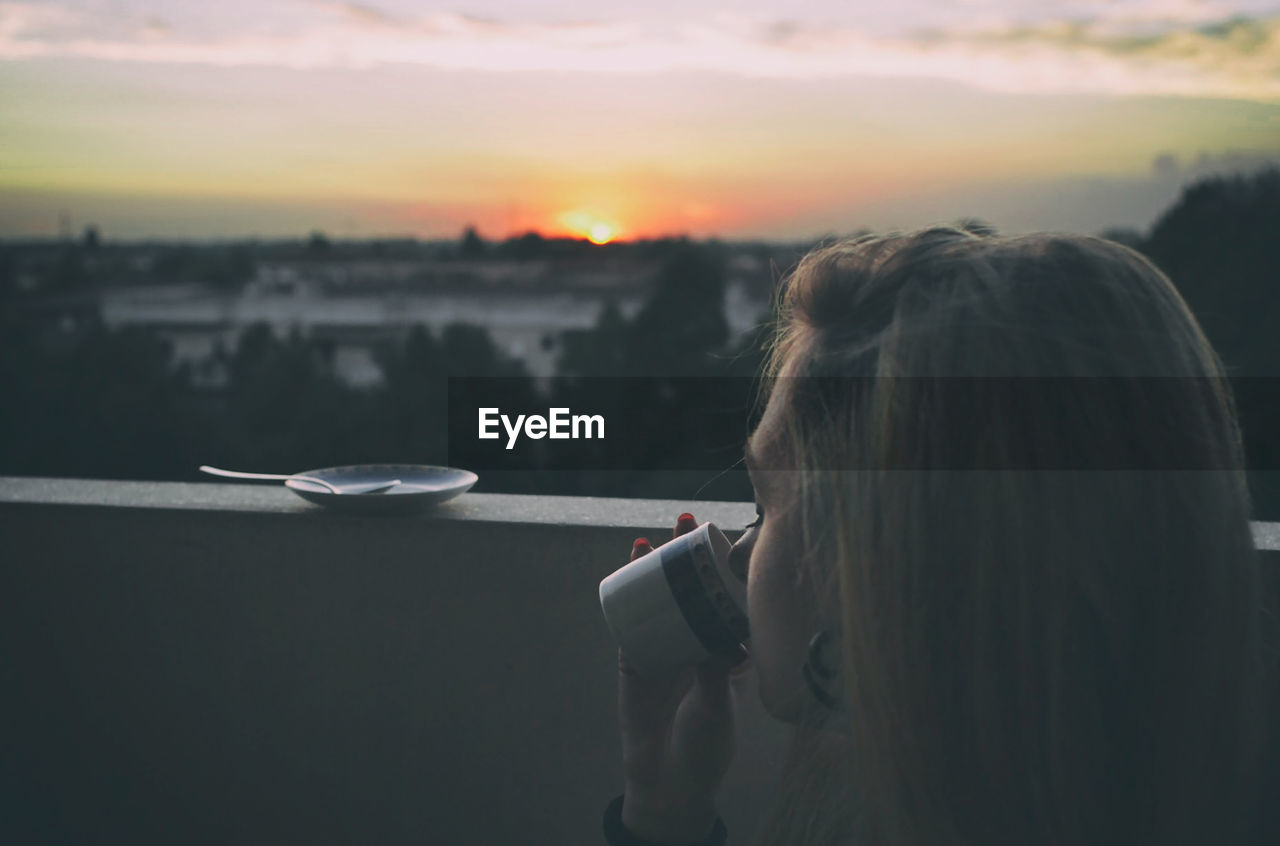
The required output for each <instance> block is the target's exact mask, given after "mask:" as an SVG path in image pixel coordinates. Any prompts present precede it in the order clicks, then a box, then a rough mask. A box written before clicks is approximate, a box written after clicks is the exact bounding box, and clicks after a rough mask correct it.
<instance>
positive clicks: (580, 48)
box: [0, 0, 1280, 102]
mask: <svg viewBox="0 0 1280 846" xmlns="http://www.w3.org/2000/svg"><path fill="white" fill-rule="evenodd" d="M1085 5H1086V6H1088V5H1089V4H1085ZM1097 5H1098V7H1099V11H1098V13H1097V14H1096V15H1095V16H1094V17H1084V18H1077V19H1072V20H1050V21H1040V22H1034V23H1010V22H1000V21H998V20H996V19H994V18H971V19H970V21H969V22H968V23H966V24H956V25H952V26H949V27H947V28H942V29H934V30H929V31H916V32H899V33H897V34H893V35H885V34H879V35H876V34H872V33H870V32H868V31H865V30H862V29H859V28H857V27H852V26H840V25H818V24H815V23H813V22H800V21H796V20H789V19H784V20H762V19H760V18H758V17H755V18H753V17H749V16H741V15H734V14H720V15H717V16H715V17H713V18H711V19H709V20H685V21H680V20H672V21H670V22H667V23H664V24H662V25H661V26H642V25H640V24H638V23H633V22H627V21H586V22H574V23H515V22H507V21H501V20H493V19H490V18H484V17H479V16H475V15H468V14H428V15H424V16H420V17H417V18H413V19H409V18H404V19H401V18H397V17H393V16H391V15H388V14H386V13H384V12H382V11H380V10H378V9H377V8H375V7H373V6H368V5H363V4H356V3H347V2H311V3H309V4H308V5H307V6H305V7H302V8H303V9H304V10H305V14H304V15H303V17H302V18H301V19H300V20H299V21H297V22H296V24H297V25H290V26H287V27H286V26H277V27H276V28H275V29H273V30H264V29H261V28H259V29H257V30H252V31H239V32H232V33H230V34H223V35H220V36H217V37H213V36H206V37H204V38H200V37H193V36H192V35H190V34H183V35H179V34H178V33H177V32H176V31H174V30H172V29H170V30H159V29H156V28H150V29H148V30H147V31H146V33H145V37H142V36H141V35H140V34H139V28H137V27H135V28H133V29H131V30H129V29H126V30H120V29H119V28H118V27H112V28H108V27H106V26H105V24H106V23H107V22H106V21H99V20H98V19H97V18H95V17H94V15H93V14H90V13H87V12H82V13H79V14H76V13H72V12H69V11H66V10H64V9H60V8H59V7H57V6H50V5H47V4H36V3H13V2H8V3H0V60H6V59H7V60H11V61H14V60H21V59H26V58H34V57H50V56H53V57H57V56H65V57H79V58H89V59H99V60H104V61H118V62H142V63H175V64H206V65H218V66H237V65H266V66H282V67H289V68H321V67H347V68H370V67H376V66H379V65H388V64H408V65H421V66H425V67H431V68H438V69H444V70H469V71H489V72H499V73H500V72H529V71H571V72H583V73H593V74H599V73H652V72H662V71H711V72H719V73H726V74H733V75H738V76H745V77H773V78H792V79H795V78H800V79H803V78H830V77H844V76H884V77H907V78H936V79H945V80H950V81H955V82H960V83H965V84H969V85H973V86H976V87H979V88H983V89H987V90H995V91H1005V92H1015V93H1037V92H1093V93H1103V94H1119V95H1152V94H1154V95H1175V96H1203V97H1227V98H1239V99H1249V100H1260V101H1266V102H1280V15H1275V16H1271V17H1253V18H1251V17H1241V16H1236V17H1227V18H1217V19H1209V18H1207V17H1206V13H1207V12H1210V11H1214V12H1217V11H1221V9H1222V7H1220V6H1219V5H1210V4H1207V3H1201V2H1193V1H1192V0H1145V2H1140V3H1137V4H1128V5H1126V6H1123V8H1118V9H1117V10H1116V11H1115V13H1114V14H1110V15H1105V16H1104V15H1103V14H1102V10H1103V9H1104V7H1106V5H1107V4H1103V3H1101V2H1099V3H1098V4H1097ZM974 21H980V23H974ZM184 32H185V31H184ZM104 33H115V34H104Z"/></svg>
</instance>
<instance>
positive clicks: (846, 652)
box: [756, 228, 1262, 846]
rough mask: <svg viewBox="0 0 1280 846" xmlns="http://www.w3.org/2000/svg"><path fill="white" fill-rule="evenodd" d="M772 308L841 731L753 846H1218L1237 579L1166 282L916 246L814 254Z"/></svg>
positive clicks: (1230, 483) (1223, 423)
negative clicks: (837, 637)
mask: <svg viewBox="0 0 1280 846" xmlns="http://www.w3.org/2000/svg"><path fill="white" fill-rule="evenodd" d="M777 306H778V315H779V328H778V333H777V335H776V337H774V338H773V339H772V343H771V347H770V350H769V358H768V362H767V365H766V368H765V376H766V377H767V378H766V381H767V382H769V383H771V384H772V386H773V390H774V391H777V390H780V389H782V388H783V387H784V385H783V383H784V382H787V383H788V384H786V385H785V392H784V393H783V394H782V395H781V396H780V399H781V400H782V401H785V402H786V414H785V415H784V417H783V421H784V422H783V425H782V426H781V427H780V430H779V434H778V436H777V437H778V440H777V442H776V443H775V444H774V448H775V450H776V452H775V454H781V455H785V456H787V458H786V459H785V460H786V461H787V462H788V466H789V467H791V468H793V469H795V470H797V471H798V476H799V478H800V480H801V484H800V485H799V492H800V495H799V500H800V501H799V503H798V507H799V509H800V512H799V513H800V525H801V526H802V531H803V534H804V538H803V541H804V547H805V549H806V550H807V554H806V556H805V558H804V560H803V562H802V567H803V568H804V573H803V581H804V582H805V583H806V584H808V586H809V587H810V588H811V589H812V591H813V601H814V607H815V608H816V609H819V613H820V616H822V617H824V618H825V619H828V620H832V621H837V620H838V621H839V626H840V628H841V630H842V633H843V638H842V669H843V677H842V678H843V688H844V690H843V693H844V700H845V703H846V710H845V711H844V712H843V713H842V714H840V715H839V716H838V718H837V719H838V720H839V721H842V722H837V723H836V724H835V729H836V730H832V728H831V725H832V724H831V723H830V722H829V721H828V727H827V728H823V727H821V723H822V722H823V721H822V720H821V719H820V718H819V717H818V713H817V712H818V711H820V710H821V709H820V706H817V705H816V704H815V706H814V714H813V717H812V719H810V718H809V717H806V718H805V720H803V721H802V724H801V726H800V727H799V728H798V729H797V730H796V736H795V742H794V746H793V749H792V755H791V759H790V760H789V761H788V763H787V768H786V771H785V773H784V775H783V778H782V783H781V785H780V790H779V793H778V796H777V798H776V801H775V805H774V807H773V808H772V810H771V811H770V812H769V814H768V815H767V817H766V820H765V822H764V823H763V824H762V826H761V827H760V829H759V830H758V832H757V838H756V842H757V843H758V844H762V845H763V844H781V843H789V844H805V845H806V846H816V844H825V843H844V842H858V843H864V842H865V843H876V844H880V843H893V844H898V843H909V844H941V843H947V844H952V843H975V844H977V843H982V844H987V843H1004V842H1008V843H1036V844H1057V843H1063V844H1065V843H1081V842H1089V843H1105V842H1116V843H1120V842H1153V843H1155V842H1158V843H1201V842H1233V835H1234V834H1236V833H1238V832H1237V831H1236V830H1235V829H1233V828H1232V827H1233V826H1234V825H1237V824H1239V821H1240V820H1241V819H1242V818H1243V814H1244V812H1245V811H1247V810H1248V809H1249V808H1250V807H1251V806H1250V800H1249V795H1250V794H1249V789H1250V785H1251V784H1252V778H1251V776H1252V773H1253V768H1254V767H1255V765H1256V761H1255V759H1254V754H1253V753H1254V750H1255V749H1256V748H1258V746H1260V743H1259V738H1260V732H1261V730H1262V729H1261V725H1262V713H1261V710H1260V701H1261V696H1262V687H1261V685H1262V674H1261V670H1260V668H1261V657H1260V646H1259V637H1260V635H1259V614H1260V611H1259V603H1260V598H1259V597H1260V586H1259V573H1258V563H1257V558H1256V552H1255V549H1254V545H1253V540H1252V536H1251V533H1250V527H1249V514H1250V500H1249V494H1248V489H1247V486H1246V483H1245V477H1244V473H1243V452H1242V447H1241V438H1240V432H1239V429H1238V425H1237V423H1236V417H1235V411H1234V407H1233V400H1232V396H1231V392H1230V390H1229V387H1228V386H1227V385H1226V384H1225V381H1224V379H1223V367H1222V364H1221V362H1220V361H1219V360H1218V357H1217V356H1216V355H1215V353H1214V352H1213V350H1212V349H1211V347H1210V346H1209V344H1208V342H1207V341H1206V339H1205V337H1204V335H1203V334H1202V333H1201V331H1200V329H1199V327H1198V326H1197V324H1196V321H1195V319H1194V318H1193V317H1192V315H1191V313H1190V311H1189V310H1188V309H1187V307H1186V305H1185V303H1184V302H1183V300H1182V298H1181V297H1180V296H1179V295H1178V293H1177V291H1176V290H1175V289H1174V287H1173V286H1172V284H1171V283H1170V282H1169V281H1168V279H1167V278H1166V277H1165V276H1164V275H1163V274H1162V273H1161V272H1160V271H1159V270H1158V269H1156V268H1155V267H1154V266H1153V265H1152V264H1151V263H1150V262H1148V261H1147V260H1146V259H1145V258H1143V257H1142V256H1141V255H1139V254H1138V253H1136V252H1134V251H1132V250H1130V249H1128V248H1126V247H1123V246H1120V245H1118V244H1115V243H1111V242H1108V241H1105V240H1102V239H1098V238H1087V237H1075V236H1053V235H1032V236H1025V237H988V236H984V235H981V234H975V233H972V232H968V231H963V230H958V229H952V228H935V229H928V230H924V231H920V232H916V233H913V234H909V235H900V236H893V237H886V238H876V237H865V238H860V239H856V240H852V241H849V242H845V243H839V244H835V245H833V246H828V247H824V248H821V249H818V250H815V251H814V252H812V253H810V254H809V255H808V256H806V257H805V258H804V259H803V260H802V261H801V262H800V264H799V266H798V267H797V268H796V270H795V271H794V272H793V273H792V275H791V276H790V277H789V278H788V279H787V280H786V282H785V284H784V286H783V288H782V292H781V297H780V300H779V302H778V303H777ZM792 377H796V378H792ZM828 377H835V378H834V379H832V378H828ZM955 377H1011V378H1015V379H1027V378H1029V379H1031V380H1036V379H1044V378H1049V377H1054V378H1056V377H1072V378H1069V379H1066V380H1064V381H1063V382H1062V383H1060V384H1055V385H1054V386H1053V389H1052V390H1051V391H1047V392H1044V391H1042V392H1039V393H1037V392H1034V391H1033V392H1031V393H1030V394H1029V396H1031V397H1032V399H1030V400H1029V399H1028V398H1027V397H1026V396H1022V395H1021V394H1020V393H1019V396H1017V397H1009V396H1005V395H1003V394H1000V393H999V392H1000V391H1003V390H1007V389H1006V388H1005V387H1002V386H1001V384H1002V383H998V384H996V386H995V387H990V386H988V387H986V388H983V387H981V386H980V385H979V386H977V387H975V388H974V390H975V391H978V392H979V393H978V394H977V395H976V396H970V395H967V394H965V393H964V392H960V391H957V390H953V389H947V388H946V386H947V385H948V384H952V383H949V382H948V380H950V379H954V378H955ZM1077 377H1079V378H1077ZM966 384H967V383H966ZM1024 384H1031V383H1030V382H1028V383H1024ZM1100 384H1107V385H1111V386H1113V387H1117V388H1118V393H1112V394H1108V396H1120V397H1122V399H1123V404H1122V406H1121V407H1122V408H1123V413H1122V414H1121V415H1120V416H1118V417H1116V416H1113V417H1110V418H1100V417H1099V414H1098V411H1097V409H1096V407H1095V406H1096V402H1095V399H1096V395H1095V392H1096V390H1097V387H1096V386H1097V385H1100ZM983 391H985V393H983ZM1046 393H1047V394H1051V395H1052V399H1053V401H1052V402H1049V401H1044V398H1043V395H1044V394H1046ZM973 415H978V416H979V417H980V423H978V424H977V425H973V424H972V421H969V426H968V428H966V426H965V425H963V424H965V423H966V419H965V418H966V416H973ZM1139 454H1141V455H1158V456H1168V455H1178V456H1185V459H1186V461H1185V463H1184V464H1182V465H1180V467H1183V468H1195V469H1189V470H1188V469H1179V468H1178V467H1171V466H1163V465H1159V466H1140V463H1139V462H1136V461H1135V456H1138V455H1139ZM1082 457H1083V458H1086V459H1093V460H1094V463H1092V464H1088V465H1087V466H1088V468H1089V469H1087V470H1081V469H1079V468H1080V467H1085V466H1086V463H1087V462H1086V463H1078V462H1080V461H1081V459H1082ZM1029 458H1031V459H1035V460H1034V461H1030V462H1028V459H1029ZM939 468H940V469H939ZM956 468H961V469H956ZM969 468H977V469H969Z"/></svg>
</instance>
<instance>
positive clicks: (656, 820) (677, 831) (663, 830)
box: [621, 791, 719, 844]
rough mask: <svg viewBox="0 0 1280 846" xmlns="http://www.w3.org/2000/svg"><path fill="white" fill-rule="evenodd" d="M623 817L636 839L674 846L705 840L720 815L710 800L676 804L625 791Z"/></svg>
mask: <svg viewBox="0 0 1280 846" xmlns="http://www.w3.org/2000/svg"><path fill="white" fill-rule="evenodd" d="M621 818H622V824H623V825H624V826H626V828H627V830H628V831H630V832H631V833H633V834H635V835H636V836H637V837H640V838H643V839H645V840H652V841H654V842H656V843H672V844H675V843H698V842H701V841H703V840H706V839H707V838H708V837H710V836H711V832H712V829H714V828H715V824H716V820H717V819H719V815H718V814H717V813H716V806H715V801H714V800H713V799H712V798H711V797H706V798H700V799H692V800H678V801H676V800H669V799H662V798H659V797H655V796H647V795H643V794H633V793H632V792H631V791H626V792H625V793H623V800H622V814H621Z"/></svg>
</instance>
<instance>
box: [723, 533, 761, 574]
mask: <svg viewBox="0 0 1280 846" xmlns="http://www.w3.org/2000/svg"><path fill="white" fill-rule="evenodd" d="M754 535H755V533H754V532H747V533H745V534H743V536H742V537H740V538H738V540H737V542H736V543H734V545H733V546H732V547H730V549H729V561H728V564H729V572H730V573H733V575H734V576H735V577H737V579H738V581H740V582H742V583H743V584H744V585H745V584H746V583H747V565H748V563H750V561H751V548H752V547H753V546H755V542H756V540H755V536H754Z"/></svg>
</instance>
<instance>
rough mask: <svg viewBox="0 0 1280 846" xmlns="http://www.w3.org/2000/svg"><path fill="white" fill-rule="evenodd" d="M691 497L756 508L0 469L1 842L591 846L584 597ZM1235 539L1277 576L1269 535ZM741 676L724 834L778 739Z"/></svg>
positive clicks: (595, 747)
mask: <svg viewBox="0 0 1280 846" xmlns="http://www.w3.org/2000/svg"><path fill="white" fill-rule="evenodd" d="M686 509H692V510H693V512H694V514H695V516H696V517H697V518H698V520H699V521H702V520H711V521H714V522H716V523H717V524H719V525H721V526H741V525H743V524H745V523H746V522H748V521H749V520H751V519H752V518H753V516H754V514H753V511H754V509H753V507H752V506H751V504H750V503H726V502H699V503H696V504H692V505H691V504H690V503H688V502H676V501H660V500H619V499H601V498H578V497H552V496H546V497H538V496H514V495H501V494H468V495H466V496H464V497H461V498H459V499H457V500H454V501H452V502H449V503H446V504H445V505H443V506H441V507H440V508H438V509H437V510H435V511H432V512H428V513H426V514H422V515H419V516H412V517H362V516H351V515H344V514H337V513H331V512H328V511H325V510H322V509H318V508H316V507H314V506H311V505H308V504H307V503H304V502H303V501H302V500H300V499H298V498H297V497H295V496H293V494H291V493H290V492H288V491H286V490H284V489H283V488H281V487H278V486H270V487H253V486H246V485H236V484H221V483H202V484H185V483H152V482H114V481H100V480H80V479H35V478H0V539H3V541H2V543H3V547H2V549H3V551H2V552H0V557H2V558H3V565H2V566H0V574H2V575H3V583H2V585H0V595H2V596H3V597H4V601H5V607H4V609H3V613H2V614H0V621H2V622H0V626H3V628H4V633H5V643H6V648H5V649H4V653H3V654H4V657H3V668H2V671H3V675H2V678H3V686H4V691H5V694H4V696H5V699H6V700H7V704H8V707H7V708H6V709H5V710H6V711H7V715H6V718H5V720H4V728H3V730H2V731H3V735H2V736H3V743H2V744H0V748H2V749H3V750H4V751H3V755H0V760H3V764H2V765H0V766H3V768H4V775H5V778H4V786H3V791H4V794H5V798H6V805H7V806H8V808H9V810H8V811H6V812H5V814H4V820H3V822H0V828H2V829H4V830H5V831H4V832H3V834H0V839H4V840H6V841H7V842H12V843H19V842H54V841H56V842H64V841H65V842H75V843H97V842H104V843H105V842H131V843H144V842H147V843H149V842H156V843H184V844H191V843H204V842H208V843H312V844H315V843H377V844H387V843H402V842H405V843H407V842H414V843H449V844H467V843H475V844H498V843H548V844H551V843H554V844H591V846H599V844H600V843H601V842H602V837H601V836H600V830H599V825H600V822H599V818H600V814H601V812H602V810H603V808H604V805H605V803H606V802H607V801H608V799H610V798H611V797H612V796H614V795H616V794H617V793H618V792H619V791H620V790H621V768H620V761H619V754H620V753H619V747H618V731H617V721H616V720H617V717H616V707H617V703H616V681H615V671H616V655H617V652H616V647H615V646H614V643H613V641H612V639H611V637H610V634H609V631H608V629H607V627H606V625H605V623H604V619H603V617H602V616H601V614H600V609H599V605H598V601H597V585H598V583H599V582H600V580H601V579H602V578H604V577H605V576H606V575H608V573H610V572H611V571H612V570H614V569H615V568H616V567H618V566H620V565H621V564H622V563H623V562H625V561H626V558H627V555H628V552H629V550H630V546H631V542H632V540H633V539H634V538H635V537H636V536H638V535H647V536H648V537H650V538H651V539H655V540H656V539H658V538H665V537H668V536H669V533H670V531H671V528H670V527H671V525H672V524H673V522H674V519H675V517H676V515H677V514H679V513H680V512H681V511H684V510H686ZM1254 530H1255V538H1256V540H1257V542H1258V545H1259V547H1260V548H1263V549H1266V550H1268V552H1267V558H1268V559H1270V562H1271V563H1275V562H1276V560H1277V559H1280V524H1278V523H1258V524H1255V525H1254ZM731 534H732V533H731ZM1270 569H1271V568H1270V567H1269V568H1268V570H1270ZM1277 571H1280V568H1277ZM755 683H756V682H755V677H754V675H753V674H752V673H746V674H744V675H743V676H741V677H739V678H738V680H737V681H736V682H735V685H736V692H737V694H738V697H737V703H738V710H737V718H738V720H739V727H740V728H739V752H738V759H737V763H736V764H735V766H734V767H733V769H732V771H731V774H730V776H729V780H728V782H727V784H726V789H725V791H724V794H723V795H724V797H725V799H724V804H723V805H722V808H721V811H722V814H723V816H724V817H725V819H726V821H727V822H728V824H729V826H730V830H731V832H732V834H731V836H732V837H733V839H734V840H735V841H736V842H745V841H746V839H747V836H748V834H749V833H750V832H751V831H752V830H753V828H754V826H755V825H756V822H757V820H758V818H759V813H760V811H761V809H762V807H763V805H764V803H765V800H766V799H767V797H768V796H769V795H770V794H771V793H772V791H773V789H774V784H775V781H776V779H777V777H778V774H779V771H780V769H781V764H782V754H783V749H784V745H785V742H786V738H787V733H786V728H785V726H782V725H781V724H779V723H777V722H775V721H773V720H772V719H771V718H769V717H768V715H767V714H765V713H764V712H763V710H762V709H761V707H760V705H759V702H758V698H757V696H756V692H755Z"/></svg>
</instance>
